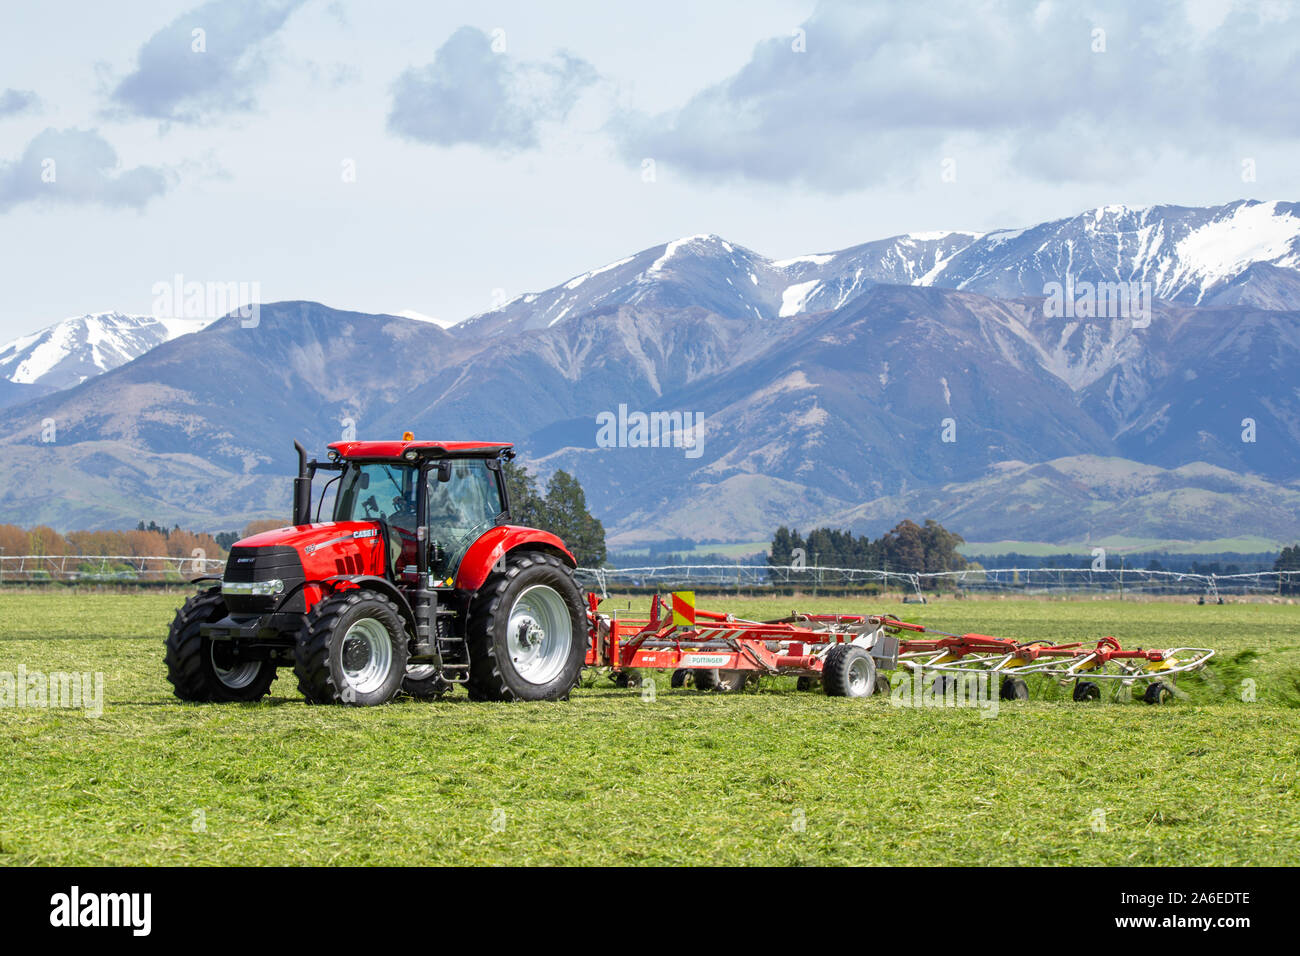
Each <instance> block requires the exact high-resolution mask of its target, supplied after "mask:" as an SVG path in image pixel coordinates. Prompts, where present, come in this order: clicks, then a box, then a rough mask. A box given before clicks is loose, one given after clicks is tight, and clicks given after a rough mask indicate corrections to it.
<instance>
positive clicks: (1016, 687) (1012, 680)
mask: <svg viewBox="0 0 1300 956" xmlns="http://www.w3.org/2000/svg"><path fill="white" fill-rule="evenodd" d="M998 696H1000V697H1001V698H1002V699H1003V700H1029V685H1028V684H1026V683H1025V682H1024V680H1023V679H1022V678H1019V677H1005V678H1003V680H1002V690H1001V692H1000V693H999V695H998Z"/></svg>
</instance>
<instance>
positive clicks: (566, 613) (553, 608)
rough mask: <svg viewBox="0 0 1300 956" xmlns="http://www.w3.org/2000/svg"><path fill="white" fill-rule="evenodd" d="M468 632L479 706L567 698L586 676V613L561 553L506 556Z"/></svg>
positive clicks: (473, 611)
mask: <svg viewBox="0 0 1300 956" xmlns="http://www.w3.org/2000/svg"><path fill="white" fill-rule="evenodd" d="M467 632H468V633H467V637H468V639H469V657H470V667H469V683H468V684H467V685H466V689H467V690H468V691H469V696H470V698H471V699H473V700H561V699H563V698H566V697H568V696H569V691H571V690H573V688H574V685H576V684H577V683H578V679H579V678H580V677H581V676H582V667H583V663H584V662H585V660H586V657H587V608H586V604H585V603H584V602H583V600H582V592H581V591H579V590H578V585H577V584H576V583H574V580H573V572H572V571H571V570H570V569H569V567H568V565H566V564H564V563H563V562H562V561H561V560H560V559H559V558H557V557H555V556H554V555H551V554H546V553H545V552H542V551H514V552H510V553H509V554H507V555H506V569H505V570H504V571H499V572H494V573H493V574H492V575H491V576H490V577H489V578H488V579H487V581H486V582H484V584H483V587H481V588H480V589H479V592H478V595H477V597H475V599H474V603H473V604H472V605H470V609H469V622H468V625H467Z"/></svg>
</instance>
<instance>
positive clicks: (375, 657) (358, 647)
mask: <svg viewBox="0 0 1300 956" xmlns="http://www.w3.org/2000/svg"><path fill="white" fill-rule="evenodd" d="M339 658H340V661H341V663H342V665H343V679H344V680H345V681H346V682H347V684H348V686H349V687H351V688H352V689H353V690H354V691H356V692H357V693H358V694H369V693H372V692H374V691H377V690H379V688H381V687H383V686H384V683H385V682H386V681H387V680H388V673H389V671H390V670H392V667H393V642H392V641H391V640H390V639H389V636H388V628H386V627H384V625H383V623H382V622H381V621H379V620H378V619H376V618H373V617H363V618H362V619H361V620H359V621H357V622H356V623H355V624H353V625H352V626H351V627H349V628H348V631H347V633H346V634H344V635H343V646H342V649H341V651H340V654H339Z"/></svg>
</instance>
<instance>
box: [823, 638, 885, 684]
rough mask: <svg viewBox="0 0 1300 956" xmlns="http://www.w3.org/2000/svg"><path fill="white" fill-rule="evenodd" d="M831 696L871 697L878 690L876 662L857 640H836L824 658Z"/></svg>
mask: <svg viewBox="0 0 1300 956" xmlns="http://www.w3.org/2000/svg"><path fill="white" fill-rule="evenodd" d="M822 689H823V690H824V691H826V694H827V696H828V697H870V696H871V695H872V694H873V693H875V690H876V662H875V661H873V660H872V659H871V655H870V654H868V653H867V652H866V651H865V650H863V649H862V648H861V647H858V646H857V645H856V644H836V645H835V646H834V647H832V648H831V649H830V650H829V651H827V652H826V658H825V660H824V661H823V662H822Z"/></svg>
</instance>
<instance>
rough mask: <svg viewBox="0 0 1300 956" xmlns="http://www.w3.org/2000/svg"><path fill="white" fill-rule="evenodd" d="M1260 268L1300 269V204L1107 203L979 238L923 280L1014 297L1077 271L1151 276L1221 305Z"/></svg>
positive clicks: (1175, 291) (1040, 291) (1095, 278)
mask: <svg viewBox="0 0 1300 956" xmlns="http://www.w3.org/2000/svg"><path fill="white" fill-rule="evenodd" d="M1258 265H1268V266H1272V267H1274V268H1277V269H1286V270H1296V269H1300V203H1293V202H1278V201H1273V202H1258V201H1256V200H1238V201H1236V202H1231V203H1227V204H1226V205H1223V206H1212V207H1208V208H1202V207H1188V206H1148V207H1146V208H1140V209H1133V208H1129V207H1128V206H1102V207H1100V208H1098V209H1092V210H1089V211H1088V212H1085V213H1083V214H1082V215H1079V216H1075V217H1073V218H1071V219H1060V220H1056V221H1055V222H1045V223H1041V224H1039V225H1037V226H1031V227H1029V228H1027V229H1012V230H1000V231H998V232H992V233H988V234H987V235H984V236H979V237H977V238H975V239H973V240H972V241H971V243H970V245H968V246H967V247H966V248H965V249H963V250H961V252H959V253H957V254H956V255H954V256H952V258H951V259H949V260H948V261H947V262H945V263H944V264H943V266H942V267H941V268H940V269H939V270H938V271H937V272H935V273H934V274H933V275H931V276H928V277H927V279H926V280H925V281H923V282H921V283H918V284H921V285H935V286H943V287H945V288H950V289H965V290H969V291H972V292H979V293H981V294H983V295H991V296H996V297H999V298H1005V297H1018V296H1041V295H1044V285H1045V284H1046V283H1048V282H1062V281H1064V278H1065V277H1066V276H1069V277H1070V278H1071V279H1072V280H1073V281H1074V282H1076V283H1078V282H1081V281H1088V282H1149V283H1151V287H1152V291H1153V293H1154V295H1155V297H1156V298H1159V299H1166V300H1168V301H1170V302H1180V303H1183V304H1186V305H1212V304H1217V301H1218V299H1219V297H1221V296H1224V295H1226V294H1229V293H1231V294H1233V295H1235V296H1236V298H1235V301H1237V302H1240V301H1242V297H1241V294H1240V284H1239V281H1238V280H1240V279H1241V278H1242V277H1243V276H1245V275H1246V274H1247V273H1248V272H1250V271H1251V269H1252V267H1255V266H1258ZM1233 290H1235V292H1234V291H1233ZM1252 304H1258V303H1252ZM1295 304H1296V303H1295V302H1292V303H1291V304H1290V305H1291V307H1294V305H1295Z"/></svg>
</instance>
